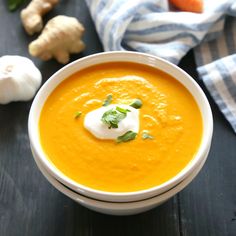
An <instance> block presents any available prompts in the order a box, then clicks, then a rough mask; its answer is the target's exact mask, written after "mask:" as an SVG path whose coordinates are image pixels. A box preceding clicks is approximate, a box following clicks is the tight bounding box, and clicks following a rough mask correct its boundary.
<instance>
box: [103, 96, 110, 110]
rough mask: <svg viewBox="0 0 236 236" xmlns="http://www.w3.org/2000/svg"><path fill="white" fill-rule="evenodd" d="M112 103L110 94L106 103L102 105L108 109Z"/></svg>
mask: <svg viewBox="0 0 236 236" xmlns="http://www.w3.org/2000/svg"><path fill="white" fill-rule="evenodd" d="M111 102H112V94H109V95H107V98H106V100H105V101H104V103H103V104H102V105H103V106H104V107H106V106H108V105H110V104H111Z"/></svg>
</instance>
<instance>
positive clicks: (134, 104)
mask: <svg viewBox="0 0 236 236" xmlns="http://www.w3.org/2000/svg"><path fill="white" fill-rule="evenodd" d="M142 105H143V103H142V101H141V100H140V99H138V98H137V99H134V101H133V102H132V103H131V104H130V106H131V107H133V108H135V109H139V108H141V107H142Z"/></svg>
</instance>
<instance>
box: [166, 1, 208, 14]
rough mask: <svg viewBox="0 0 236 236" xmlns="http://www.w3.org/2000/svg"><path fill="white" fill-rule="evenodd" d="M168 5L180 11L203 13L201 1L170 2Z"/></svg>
mask: <svg viewBox="0 0 236 236" xmlns="http://www.w3.org/2000/svg"><path fill="white" fill-rule="evenodd" d="M170 3H171V4H173V5H174V6H175V7H177V8H178V9H180V10H182V11H191V12H197V13H201V12H203V0H170Z"/></svg>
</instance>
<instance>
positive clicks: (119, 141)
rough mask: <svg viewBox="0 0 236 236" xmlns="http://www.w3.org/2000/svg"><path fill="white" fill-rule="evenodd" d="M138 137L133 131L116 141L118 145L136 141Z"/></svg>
mask: <svg viewBox="0 0 236 236" xmlns="http://www.w3.org/2000/svg"><path fill="white" fill-rule="evenodd" d="M136 136H137V133H135V132H133V131H128V132H126V133H125V134H123V135H121V136H119V137H118V138H117V139H116V142H117V143H121V142H128V141H130V140H134V139H135V138H136Z"/></svg>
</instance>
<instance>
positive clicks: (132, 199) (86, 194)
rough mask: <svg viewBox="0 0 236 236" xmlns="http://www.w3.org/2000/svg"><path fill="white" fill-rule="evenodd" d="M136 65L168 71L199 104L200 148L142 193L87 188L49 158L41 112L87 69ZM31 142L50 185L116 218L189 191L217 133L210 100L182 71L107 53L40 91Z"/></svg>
mask: <svg viewBox="0 0 236 236" xmlns="http://www.w3.org/2000/svg"><path fill="white" fill-rule="evenodd" d="M118 61H119V62H120V61H123V62H136V63H141V64H144V65H148V66H151V67H154V68H157V69H159V70H161V71H164V72H166V73H168V74H169V75H171V76H172V77H174V78H175V79H176V80H178V81H179V82H180V83H181V84H183V85H184V86H185V87H186V88H187V89H188V91H189V92H190V93H191V94H192V96H193V97H194V99H195V101H196V102H197V104H198V106H199V109H200V112H201V115H202V119H203V135H202V140H201V144H200V147H199V149H198V151H197V153H196V154H195V156H194V157H193V159H192V160H191V161H190V162H189V164H188V165H187V166H186V167H185V168H184V169H183V170H182V171H181V172H179V173H178V174H177V175H176V176H175V177H173V178H172V179H170V180H168V181H167V182H165V183H163V184H161V185H159V186H156V187H153V188H150V189H146V190H142V191H137V192H129V193H113V192H104V191H99V190H95V189H91V188H89V187H86V186H83V185H81V184H79V183H77V182H75V181H73V180H71V179H70V178H68V177H67V176H65V175H64V174H63V173H62V172H61V171H60V170H58V169H57V168H56V167H55V166H54V165H53V164H52V163H51V162H50V161H49V160H48V158H47V157H46V155H45V154H44V152H43V149H42V146H41V144H40V139H39V130H38V123H39V117H40V112H41V109H42V107H43V105H44V103H45V101H46V99H47V97H48V96H49V95H50V94H51V92H52V91H53V90H54V89H55V88H56V87H57V86H58V84H60V83H61V82H62V81H63V80H65V79H66V78H68V77H69V76H70V75H72V74H74V73H75V72H77V71H79V70H82V69H84V68H87V67H90V66H93V65H96V64H101V63H106V62H118ZM28 129H29V138H30V143H31V149H32V153H33V156H34V159H35V161H36V163H37V165H38V167H39V169H40V170H41V172H42V173H43V175H44V176H45V177H46V178H47V179H48V181H49V182H50V183H51V184H52V185H53V186H54V187H55V188H57V189H58V190H59V191H60V192H62V193H64V194H65V195H67V196H68V197H70V198H71V199H73V200H75V201H77V202H78V203H80V204H82V205H84V206H85V207H87V208H90V209H93V210H95V211H98V212H102V213H107V214H113V215H128V214H136V213H140V212H143V211H146V210H148V209H151V208H153V207H155V206H157V205H159V204H161V203H163V202H164V201H166V200H167V199H169V198H171V197H172V196H174V195H175V194H176V193H178V192H179V191H181V190H182V189H183V188H184V187H186V186H187V185H188V184H189V183H190V182H191V181H192V180H193V179H194V178H195V177H196V175H197V174H198V172H199V171H200V170H201V168H202V166H203V165H204V163H205V161H206V159H207V155H208V152H209V149H210V145H211V139H212V132H213V119H212V113H211V109H210V106H209V103H208V101H207V98H206V96H205V94H204V93H203V91H202V90H201V88H200V87H199V85H198V84H197V83H196V82H195V81H194V80H193V79H192V78H191V77H190V76H189V75H188V74H187V73H185V72H184V71H183V70H181V69H180V68H179V67H177V66H175V65H173V64H171V63H169V62H167V61H165V60H163V59H160V58H157V57H154V56H151V55H148V54H143V53H137V52H107V53H99V54H94V55H92V56H88V57H84V58H82V59H79V60H77V61H75V62H73V63H70V64H69V65H67V66H65V67H63V68H62V69H61V70H59V71H58V72H57V73H55V74H54V75H53V76H52V77H51V78H49V79H48V81H47V82H46V83H45V84H44V85H43V86H42V88H41V89H40V90H39V92H38V94H37V96H36V97H35V99H34V101H33V104H32V107H31V110H30V115H29V124H28Z"/></svg>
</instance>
